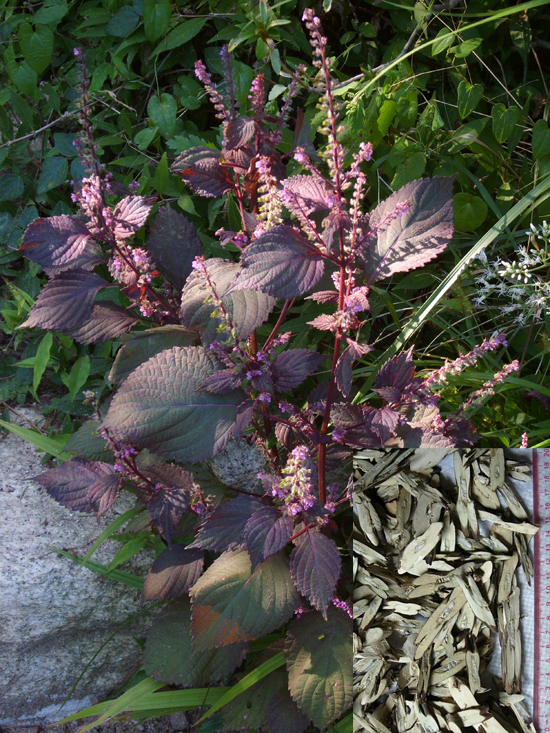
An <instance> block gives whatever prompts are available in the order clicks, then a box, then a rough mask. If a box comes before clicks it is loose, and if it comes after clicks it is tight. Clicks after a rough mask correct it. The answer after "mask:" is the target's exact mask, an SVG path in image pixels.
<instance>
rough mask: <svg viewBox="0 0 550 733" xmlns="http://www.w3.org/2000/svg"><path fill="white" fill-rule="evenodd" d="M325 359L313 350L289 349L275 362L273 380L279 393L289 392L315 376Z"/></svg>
mask: <svg viewBox="0 0 550 733" xmlns="http://www.w3.org/2000/svg"><path fill="white" fill-rule="evenodd" d="M324 359H325V357H324V356H323V355H322V354H318V353H317V352H315V351H311V349H287V350H286V351H282V352H281V353H280V354H279V355H278V356H277V357H276V358H275V361H274V362H273V367H272V368H273V380H274V383H275V389H277V390H278V391H279V392H289V391H290V390H293V389H295V388H296V387H298V386H299V385H300V384H301V383H302V382H303V381H304V379H306V378H307V377H309V375H310V374H313V373H314V372H315V371H316V370H317V369H318V367H319V366H320V364H322V362H323V361H324Z"/></svg>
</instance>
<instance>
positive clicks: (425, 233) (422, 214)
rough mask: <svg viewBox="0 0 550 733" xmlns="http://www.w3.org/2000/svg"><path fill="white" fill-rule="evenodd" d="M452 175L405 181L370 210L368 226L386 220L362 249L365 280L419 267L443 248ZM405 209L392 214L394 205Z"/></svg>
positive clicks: (450, 208)
mask: <svg viewBox="0 0 550 733" xmlns="http://www.w3.org/2000/svg"><path fill="white" fill-rule="evenodd" d="M452 188H453V179H452V178H440V177H436V178H423V179H420V180H418V181H412V183H407V185H405V186H403V188H401V189H399V191H396V192H395V193H393V194H392V195H391V196H389V198H387V199H386V200H385V201H383V202H382V203H381V204H379V205H378V206H377V207H376V208H375V210H374V211H373V212H372V214H371V217H370V221H369V224H370V226H371V227H372V228H375V227H376V226H377V225H379V224H381V223H382V222H383V221H384V220H386V221H388V222H389V223H388V224H387V225H385V226H384V225H383V226H381V228H380V231H378V232H377V236H376V241H375V242H373V243H372V244H370V245H369V246H367V247H366V248H365V249H364V250H362V253H361V258H362V259H363V264H364V267H365V274H366V280H367V284H370V283H373V282H376V281H377V280H382V279H383V278H385V277H389V276H390V275H392V274H393V273H394V272H408V271H409V270H414V269H416V268H418V267H422V265H425V264H426V263H427V262H429V261H430V260H433V259H434V257H437V255H438V254H440V253H441V252H443V250H444V249H445V247H446V246H447V245H448V243H449V242H450V240H451V237H452V236H453V231H454V226H453V200H452ZM405 201H408V202H409V205H410V207H409V210H408V211H406V212H405V213H403V214H401V216H394V215H393V212H395V210H396V206H397V205H398V204H400V203H403V202H405Z"/></svg>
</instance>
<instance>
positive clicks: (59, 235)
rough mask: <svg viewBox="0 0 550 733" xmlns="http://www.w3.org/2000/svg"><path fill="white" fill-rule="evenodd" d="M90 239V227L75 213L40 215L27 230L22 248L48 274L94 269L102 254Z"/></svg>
mask: <svg viewBox="0 0 550 733" xmlns="http://www.w3.org/2000/svg"><path fill="white" fill-rule="evenodd" d="M90 240H91V237H90V232H89V230H88V227H87V226H86V224H85V223H84V222H83V221H80V219H77V218H76V216H50V217H49V218H48V219H46V218H42V217H41V218H40V219H35V221H33V222H32V224H30V225H29V226H28V227H27V229H26V230H25V234H24V235H23V241H22V242H21V251H22V252H23V254H24V255H25V257H27V258H28V259H29V260H32V261H33V262H36V263H38V264H39V265H41V266H42V268H43V269H44V270H45V271H46V272H47V273H48V274H49V275H53V274H55V273H56V272H61V271H62V270H68V269H71V268H74V267H82V268H84V269H91V268H92V267H94V266H95V265H96V264H98V262H99V261H100V260H101V257H102V254H101V249H99V247H97V246H96V245H95V244H94V243H93V242H91V241H90Z"/></svg>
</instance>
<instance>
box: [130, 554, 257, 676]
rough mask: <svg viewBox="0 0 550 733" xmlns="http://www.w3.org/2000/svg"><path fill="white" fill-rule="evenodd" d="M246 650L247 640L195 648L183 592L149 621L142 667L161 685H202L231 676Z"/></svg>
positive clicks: (189, 606) (188, 608)
mask: <svg viewBox="0 0 550 733" xmlns="http://www.w3.org/2000/svg"><path fill="white" fill-rule="evenodd" d="M176 547H177V545H176ZM247 651H248V643H247V642H242V643H240V644H230V645H229V646H226V647H222V648H221V649H213V650H209V651H205V650H204V649H201V650H198V649H195V646H194V644H193V635H192V632H191V602H190V600H189V596H187V595H185V596H183V597H181V598H177V599H176V600H173V601H170V603H168V604H167V605H166V606H165V607H164V608H163V609H162V611H161V612H160V613H159V615H158V616H157V617H156V618H155V620H154V621H153V625H152V626H151V628H150V630H149V632H148V634H147V642H146V645H145V658H144V666H145V670H146V671H147V674H149V675H151V676H152V677H153V678H154V679H155V680H158V681H162V682H164V683H165V684H175V685H181V686H182V687H202V686H204V685H206V686H208V685H211V684H212V683H215V682H217V681H218V680H222V679H224V678H227V677H228V676H229V675H231V674H232V672H234V671H235V669H236V668H237V667H238V666H239V665H240V664H241V663H242V661H243V659H244V657H245V656H246V652H247Z"/></svg>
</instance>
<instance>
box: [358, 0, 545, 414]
mask: <svg viewBox="0 0 550 733" xmlns="http://www.w3.org/2000/svg"><path fill="white" fill-rule="evenodd" d="M517 7H519V6H517ZM549 190H550V177H547V178H546V179H545V180H544V181H543V182H542V183H539V185H538V186H535V188H534V189H533V190H532V191H530V192H529V193H527V194H525V196H524V197H523V198H522V199H521V201H518V203H517V204H515V205H514V206H513V207H512V208H511V209H510V211H508V212H507V213H506V214H504V216H503V217H501V218H500V219H499V220H498V221H497V223H496V224H494V225H493V226H492V227H491V228H490V229H489V231H488V232H486V233H485V234H484V235H483V236H482V237H481V239H480V240H479V241H478V242H477V243H476V244H475V245H474V246H473V247H472V248H471V249H470V250H469V251H468V252H467V253H466V254H465V255H464V257H463V258H462V259H461V260H460V262H459V263H458V264H457V265H455V267H454V268H453V269H452V270H451V272H450V273H449V274H448V275H447V277H446V278H445V279H444V280H443V282H442V283H440V285H438V287H437V288H436V289H435V290H434V292H433V293H432V294H431V295H430V297H429V298H428V300H427V301H426V302H425V303H424V304H423V305H422V306H421V307H420V308H419V310H418V311H417V312H416V313H415V314H414V315H413V316H412V318H411V319H410V320H409V322H408V323H407V325H406V326H405V327H404V328H403V330H402V331H401V333H400V334H399V336H398V337H397V338H396V339H395V341H394V342H393V344H392V345H391V346H390V347H389V348H388V349H386V351H385V352H384V353H383V354H382V356H381V357H380V359H379V361H378V364H377V368H375V369H372V367H370V368H366V369H365V370H361V369H358V370H357V371H356V372H355V374H356V375H360V374H361V373H363V374H365V373H368V372H369V371H370V372H371V373H370V376H369V377H368V378H367V380H366V381H365V383H364V384H363V386H362V387H361V389H360V390H359V391H358V393H357V395H356V396H355V397H354V399H353V402H354V403H357V402H363V401H364V400H365V399H366V396H367V394H368V393H369V392H370V390H371V388H372V385H373V384H374V380H375V379H376V375H377V374H378V370H379V368H380V367H381V366H382V364H384V363H385V362H386V361H387V360H388V359H390V358H391V357H392V356H395V354H397V353H398V351H399V350H400V349H402V348H403V346H404V345H405V344H406V343H407V341H408V340H409V339H410V338H411V336H413V335H414V334H415V333H416V332H417V331H418V329H419V328H420V326H421V325H422V324H423V323H424V321H425V320H426V319H427V318H428V316H429V315H430V313H431V312H432V311H433V310H434V308H436V306H437V304H438V303H439V301H440V300H441V299H442V298H443V296H444V295H445V294H446V293H447V292H448V291H449V290H450V289H451V288H452V287H453V285H454V284H455V283H456V281H457V280H458V278H459V277H460V276H461V275H462V273H463V272H464V270H465V269H466V266H467V265H468V264H469V263H470V262H471V261H472V260H473V259H474V258H475V257H477V255H478V254H479V253H480V252H481V251H482V250H484V249H485V247H487V246H488V245H489V244H490V243H491V242H492V241H493V240H494V239H495V238H496V237H498V236H499V235H500V234H502V232H503V231H505V229H506V227H507V226H508V225H509V224H510V223H511V222H512V221H514V219H517V218H518V217H519V216H520V215H521V214H523V212H524V211H526V210H527V209H528V208H529V207H530V206H532V205H533V206H534V205H536V202H537V199H538V198H539V197H541V196H542V195H543V194H545V193H546V192H548V191H549Z"/></svg>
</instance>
